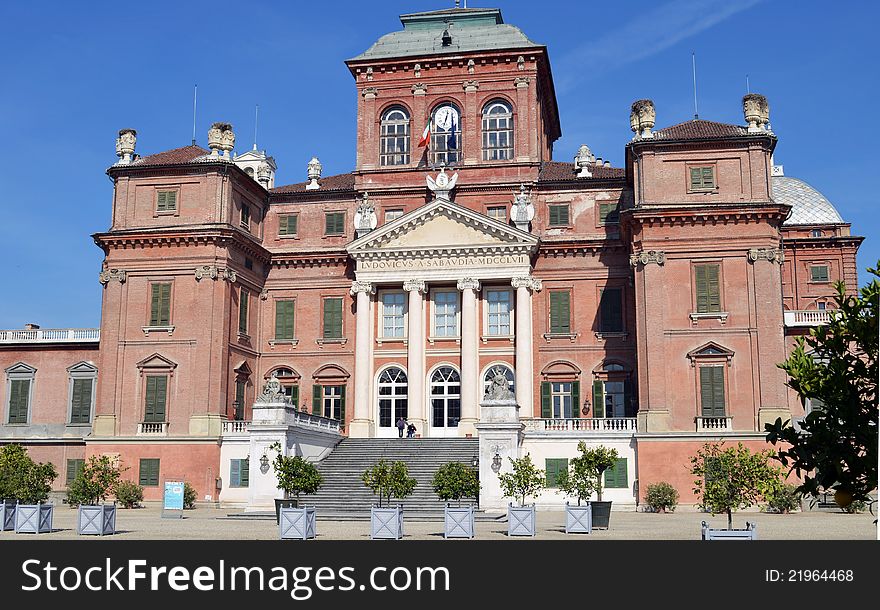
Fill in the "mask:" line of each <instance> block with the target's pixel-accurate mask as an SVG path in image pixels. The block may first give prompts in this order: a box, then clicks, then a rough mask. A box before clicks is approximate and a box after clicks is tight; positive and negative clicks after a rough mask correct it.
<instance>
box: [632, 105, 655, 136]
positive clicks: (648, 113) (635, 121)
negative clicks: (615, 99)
mask: <svg viewBox="0 0 880 610" xmlns="http://www.w3.org/2000/svg"><path fill="white" fill-rule="evenodd" d="M656 118H657V112H656V110H655V109H654V102H652V101H651V100H636V101H635V102H633V104H632V108H631V109H630V113H629V124H630V128H631V129H632V130H633V132H635V134H636V135H635V137H634V138H633V139H634V140H638V139H641V138H653V137H654V134H653V133H651V130H652V129H654V119H656Z"/></svg>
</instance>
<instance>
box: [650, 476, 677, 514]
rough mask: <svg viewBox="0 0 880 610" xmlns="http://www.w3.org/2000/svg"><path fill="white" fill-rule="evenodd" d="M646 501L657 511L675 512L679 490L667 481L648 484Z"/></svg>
mask: <svg viewBox="0 0 880 610" xmlns="http://www.w3.org/2000/svg"><path fill="white" fill-rule="evenodd" d="M645 503H646V504H647V505H648V506H650V507H651V510H652V511H654V512H655V513H665V512H666V511H669V512H673V511H675V507H676V506H678V490H677V489H675V487H673V486H672V485H670V484H669V483H667V482H665V481H661V482H659V483H653V484H652V485H648V489H647V490H646V492H645Z"/></svg>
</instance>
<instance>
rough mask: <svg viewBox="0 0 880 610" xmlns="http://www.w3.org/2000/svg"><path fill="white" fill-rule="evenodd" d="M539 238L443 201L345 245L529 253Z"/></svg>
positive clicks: (355, 249)
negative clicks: (499, 250)
mask: <svg viewBox="0 0 880 610" xmlns="http://www.w3.org/2000/svg"><path fill="white" fill-rule="evenodd" d="M537 244H538V238H537V237H536V236H535V235H532V234H531V233H526V232H525V231H520V230H519V229H516V228H514V227H511V226H509V225H507V224H505V223H503V222H499V221H497V220H494V219H492V218H489V217H488V216H484V215H483V214H480V213H479V212H474V211H473V210H470V209H468V208H465V207H462V206H460V205H458V204H456V203H453V202H451V201H448V200H445V199H436V200H435V201H432V202H431V203H428V204H426V205H423V206H422V207H420V208H418V209H416V210H413V211H412V212H410V213H408V214H405V215H404V216H401V217H400V218H397V219H395V220H393V221H392V222H390V223H388V224H386V225H384V226H383V227H380V228H378V229H376V230H374V231H371V232H370V233H368V234H367V235H365V236H363V237H361V238H359V239H356V240H355V241H353V242H351V244H349V246H348V251H349V253H351V254H352V255H354V256H355V257H357V254H358V253H368V252H370V253H377V252H381V251H389V252H396V251H401V250H420V251H421V250H425V249H430V250H451V251H461V250H476V251H485V250H492V249H496V248H497V249H506V248H510V247H513V248H516V249H517V250H520V251H522V250H523V249H525V250H527V251H529V252H531V251H532V250H534V248H536V247H537Z"/></svg>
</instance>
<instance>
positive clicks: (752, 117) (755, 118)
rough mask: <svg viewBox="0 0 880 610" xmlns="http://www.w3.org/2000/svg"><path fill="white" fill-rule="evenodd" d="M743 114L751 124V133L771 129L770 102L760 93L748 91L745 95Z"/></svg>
mask: <svg viewBox="0 0 880 610" xmlns="http://www.w3.org/2000/svg"><path fill="white" fill-rule="evenodd" d="M743 116H744V117H745V119H746V123H748V124H749V133H760V132H765V131H769V125H770V104H769V103H768V102H767V98H766V97H764V96H763V95H761V94H760V93H748V94H746V95H744V96H743Z"/></svg>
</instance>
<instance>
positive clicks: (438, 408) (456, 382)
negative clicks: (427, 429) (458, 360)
mask: <svg viewBox="0 0 880 610" xmlns="http://www.w3.org/2000/svg"><path fill="white" fill-rule="evenodd" d="M460 419H461V376H460V375H459V374H458V371H456V370H455V369H454V368H452V367H451V366H441V367H440V368H438V369H437V370H436V371H434V373H433V374H432V375H431V425H432V426H433V427H435V428H457V427H458V421H459V420H460Z"/></svg>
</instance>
